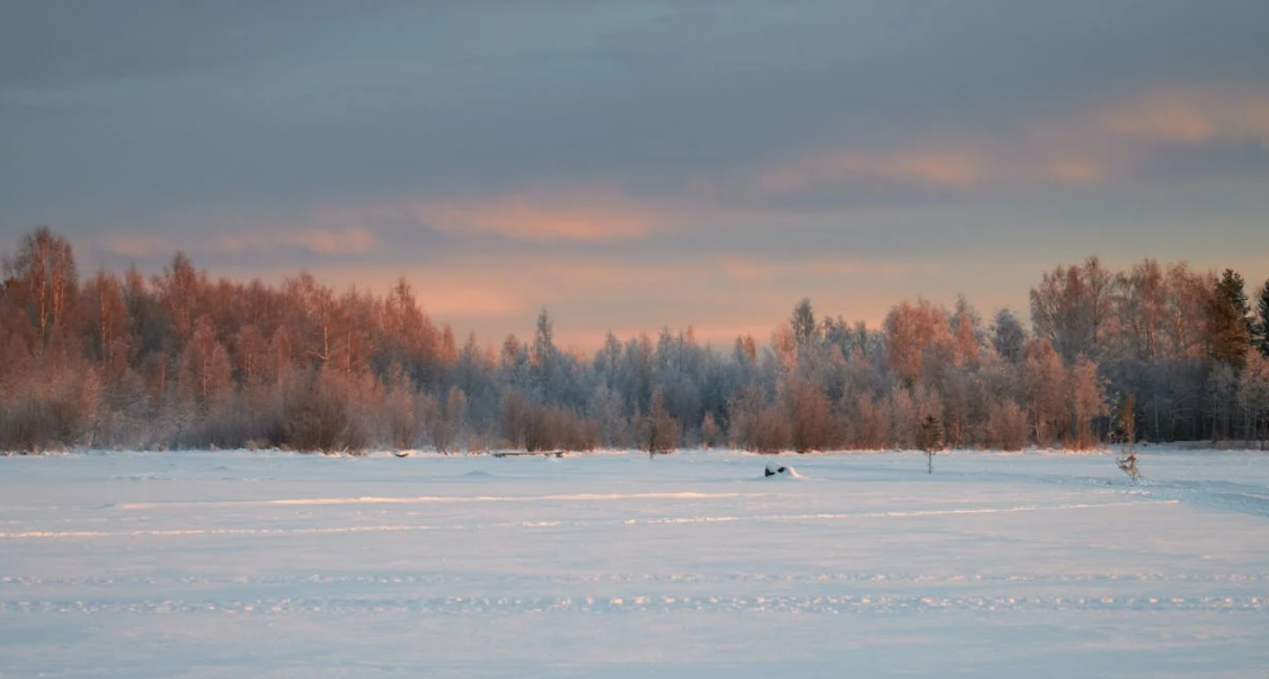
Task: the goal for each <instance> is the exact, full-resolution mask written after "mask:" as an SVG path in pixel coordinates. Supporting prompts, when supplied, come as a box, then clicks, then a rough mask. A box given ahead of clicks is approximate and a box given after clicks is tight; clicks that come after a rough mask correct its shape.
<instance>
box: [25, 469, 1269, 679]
mask: <svg viewBox="0 0 1269 679" xmlns="http://www.w3.org/2000/svg"><path fill="white" fill-rule="evenodd" d="M779 460H780V462H781V463H789V462H796V467H797V469H798V473H799V475H800V477H799V478H797V479H795V480H796V481H797V482H796V483H773V482H771V480H768V479H764V478H763V470H764V469H765V465H766V463H767V462H768V461H769V458H763V457H757V456H752V455H745V454H739V453H734V452H686V453H680V454H677V455H668V456H657V457H655V458H653V459H650V458H649V457H648V456H647V455H645V454H633V453H632V454H603V455H594V456H566V457H564V458H561V459H557V458H542V457H508V458H504V459H496V458H493V457H487V456H478V457H467V456H453V457H439V456H435V455H427V454H417V455H414V456H411V457H407V458H396V457H393V456H392V455H390V454H386V453H385V454H382V455H376V456H371V457H369V458H349V457H322V456H303V455H291V454H283V453H277V452H268V453H248V452H205V453H204V452H181V453H83V454H71V455H62V456H51V457H10V458H0V677H6V678H8V677H28V676H45V677H347V676H368V675H370V676H398V677H419V676H429V677H451V676H487V677H537V676H550V677H643V676H650V677H708V676H718V677H764V678H766V677H771V676H773V675H776V676H782V677H812V676H825V677H843V676H851V677H877V676H919V677H949V676H972V677H1010V678H1013V677H1028V679H1034V678H1038V677H1203V678H1209V677H1249V678H1250V677H1265V676H1266V672H1267V671H1269V670H1266V668H1267V667H1269V605H1267V600H1269V457H1266V456H1265V455H1264V454H1259V453H1230V452H1208V451H1186V452H1180V451H1158V450H1157V449H1154V448H1149V449H1146V450H1145V451H1143V453H1142V456H1141V468H1142V472H1143V473H1144V474H1145V475H1146V477H1147V481H1146V482H1144V483H1142V484H1139V485H1136V486H1134V485H1131V484H1129V483H1128V482H1127V480H1126V477H1124V476H1123V474H1122V473H1121V472H1119V470H1118V469H1116V468H1115V464H1114V461H1113V456H1112V455H1110V454H1102V455H1080V456H1072V455H1045V454H1035V453H1032V454H993V453H958V454H951V455H940V456H938V457H936V458H935V460H934V465H935V470H934V474H933V475H927V474H926V469H925V457H924V455H922V454H920V453H875V454H854V455H822V456H819V455H817V456H800V457H797V458H796V459H794V458H793V456H783V457H781V458H779ZM785 480H789V479H785Z"/></svg>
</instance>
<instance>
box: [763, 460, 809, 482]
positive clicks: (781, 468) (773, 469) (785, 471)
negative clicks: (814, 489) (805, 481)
mask: <svg viewBox="0 0 1269 679" xmlns="http://www.w3.org/2000/svg"><path fill="white" fill-rule="evenodd" d="M762 475H763V476H764V477H766V478H768V479H800V478H802V476H801V475H800V474H798V472H797V470H796V469H794V468H793V467H790V466H789V465H787V464H780V463H778V462H768V463H767V469H766V470H765V471H764V472H763V473H762Z"/></svg>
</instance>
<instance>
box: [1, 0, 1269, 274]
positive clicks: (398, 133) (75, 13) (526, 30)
mask: <svg viewBox="0 0 1269 679" xmlns="http://www.w3.org/2000/svg"><path fill="white" fill-rule="evenodd" d="M1267 26H1269V3H1264V2H1262V1H1260V0H1228V1H1224V2H1212V3H1201V4H1200V3H1195V2H1188V1H1183V0H1157V1H1154V2H1148V3H1146V2H1129V1H1127V0H1120V1H1115V0H1111V1H1096V2H1095V1H1093V0H1077V1H1074V2H1065V3H1044V4H1036V3H1025V4H1023V3H1017V2H1006V1H1004V0H984V1H981V2H961V1H957V2H951V1H947V2H921V3H915V2H914V3H909V2H895V1H893V0H864V1H860V2H849V3H848V2H812V1H808V2H786V3H772V2H757V1H739V0H738V1H735V2H722V1H716V2H615V1H613V2H566V1H565V2H505V3H493V2H488V3H486V2H437V3H431V2H429V3H416V2H404V1H401V2H396V1H388V0H378V1H376V2H372V3H351V2H343V1H340V0H315V1H307V0H306V1H299V0H285V1H282V2H255V1H250V0H225V1H217V2H211V1H199V0H191V1H190V2H167V1H165V0H119V1H118V2H105V1H102V2H96V3H83V2H69V1H66V2H61V1H58V0H50V1H49V2H41V3H14V4H12V5H9V6H8V7H7V9H3V10H0V157H2V158H3V160H0V230H2V231H4V232H6V233H10V232H17V231H20V230H25V229H28V228H30V227H31V226H34V225H36V224H40V223H46V222H48V223H52V224H53V225H54V226H55V227H61V228H69V229H70V230H71V231H72V232H74V231H76V230H78V231H80V232H82V233H92V232H95V231H97V230H101V229H125V228H128V229H140V230H147V229H148V230H153V231H162V232H165V233H170V234H173V235H174V236H182V235H191V234H197V233H198V232H199V230H202V229H207V228H209V226H208V220H213V221H214V216H215V215H216V214H218V213H235V212H236V213H245V214H256V213H262V214H285V213H287V212H288V211H294V212H303V211H304V210H307V209H310V208H312V207H313V206H314V205H323V204H332V203H335V204H338V203H366V202H374V201H378V200H383V201H391V200H395V199H398V198H400V197H402V196H443V195H447V194H450V193H455V192H459V193H464V194H473V193H474V194H479V193H481V192H488V193H490V194H495V195H496V194H498V193H501V192H514V191H517V190H519V189H520V188H522V187H524V186H538V185H568V184H574V183H579V182H580V183H586V182H592V181H597V180H600V181H604V180H611V181H613V182H617V183H620V184H621V185H622V186H623V187H625V188H626V190H628V191H630V192H631V193H632V194H634V195H635V196H636V197H638V198H640V199H646V200H649V201H652V202H654V203H655V202H657V201H665V200H668V199H671V198H672V197H673V196H674V195H675V194H677V193H681V192H682V191H683V187H684V186H685V185H686V184H688V183H689V182H691V181H693V180H696V179H699V178H702V177H704V178H714V177H720V176H721V177H723V178H724V179H729V180H733V181H734V180H735V179H736V178H743V177H747V176H749V175H750V174H751V173H753V172H755V171H757V170H759V169H761V168H763V167H766V166H768V165H770V164H771V163H778V162H783V161H785V160H787V159H788V158H790V157H796V156H798V155H799V154H803V153H810V152H815V151H819V150H823V149H825V148H833V147H838V146H844V145H847V146H853V147H859V148H865V149H867V148H887V147H893V146H895V145H902V144H906V143H910V142H912V141H913V140H921V139H927V138H931V137H936V136H939V135H950V136H952V137H956V136H958V135H971V136H973V135H980V136H982V135H988V136H989V135H992V134H994V133H997V132H1001V131H1004V132H1017V129H1016V127H1017V126H1018V125H1019V122H1018V121H1025V120H1033V119H1036V118H1043V117H1047V116H1054V115H1057V116H1060V115H1062V114H1063V112H1064V111H1069V110H1071V109H1072V108H1078V106H1079V105H1080V104H1081V103H1086V102H1090V101H1094V100H1096V99H1098V98H1099V97H1104V96H1108V95H1110V94H1114V93H1116V92H1121V91H1124V90H1126V89H1130V88H1133V87H1139V86H1148V85H1151V84H1156V83H1170V82H1174V81H1180V82H1190V81H1199V82H1244V83H1245V82H1249V83H1253V84H1256V85H1259V86H1262V87H1263V86H1264V85H1265V84H1266V81H1269V76H1266V74H1265V73H1264V72H1263V64H1265V63H1269V41H1266V40H1264V31H1265V28H1266V27H1267ZM1187 153H1188V154H1189V155H1187V156H1186V157H1185V158H1180V159H1178V162H1177V164H1175V165H1169V167H1171V168H1173V169H1172V172H1174V173H1175V174H1177V175H1186V174H1187V173H1209V172H1213V171H1217V170H1218V169H1219V168H1221V167H1227V166H1228V164H1229V162H1234V163H1241V164H1242V165H1240V167H1242V166H1246V167H1251V168H1253V169H1254V170H1255V171H1256V172H1262V171H1263V168H1262V166H1261V164H1260V163H1259V160H1258V159H1257V157H1256V156H1255V152H1254V150H1251V151H1247V150H1244V151H1239V152H1231V151H1229V150H1228V149H1226V150H1221V149H1218V150H1217V151H1216V152H1215V153H1209V152H1208V151H1206V150H1192V151H1188V152H1187ZM1231 153H1232V155H1231ZM1180 161H1184V162H1180ZM1204 163H1207V165H1204ZM1164 179H1166V180H1167V181H1169V182H1179V181H1183V179H1184V177H1183V176H1169V177H1165V178H1164ZM1023 193H1025V192H1023ZM1088 195H1089V194H1087V193H1082V194H1081V193H1079V192H1072V191H1070V190H1066V189H1061V190H1057V191H1056V192H1055V194H1054V197H1053V198H1051V200H1052V201H1053V202H1054V203H1055V204H1056V205H1055V206H1053V207H1048V208H1045V209H1046V210H1050V211H1051V213H1052V215H1053V220H1058V219H1059V218H1060V217H1061V215H1062V214H1063V210H1064V209H1066V208H1064V207H1063V206H1069V205H1071V203H1068V202H1067V201H1068V200H1069V201H1072V202H1074V201H1077V200H1085V199H1086V198H1087V197H1088ZM715 198H716V199H717V200H721V201H728V202H730V204H731V205H732V206H733V207H734V208H735V209H749V210H753V211H754V212H756V213H758V214H763V213H767V214H772V215H774V216H773V217H772V218H771V221H770V223H769V224H762V223H759V224H741V225H737V226H719V225H718V224H715V223H713V222H712V221H711V219H713V220H714V221H718V220H719V219H722V218H709V217H702V218H701V221H700V223H693V222H691V221H690V220H686V221H685V222H684V223H683V224H681V225H680V228H678V229H677V230H675V231H672V232H668V233H664V234H661V235H654V236H653V237H651V238H649V239H647V240H646V241H643V242H641V243H635V244H623V245H622V246H621V247H622V248H623V249H626V250H629V249H632V248H642V249H643V251H644V252H645V253H646V254H648V255H649V256H661V257H674V256H676V254H675V253H679V252H689V253H696V252H707V251H709V250H710V248H717V247H719V244H718V242H717V241H716V240H715V239H716V238H718V237H719V235H720V234H725V237H726V238H728V239H730V246H731V247H735V248H737V249H745V250H749V251H753V252H761V253H769V252H772V251H773V250H777V251H778V250H780V249H782V248H783V249H787V250H788V251H789V252H790V254H793V253H794V252H804V251H806V252H810V251H814V250H817V249H825V248H833V249H836V250H841V251H848V252H849V251H859V252H861V253H864V254H893V253H899V252H909V253H910V252H922V253H924V252H933V253H937V252H939V251H946V249H948V248H956V247H961V245H960V244H962V243H965V242H970V243H974V244H975V245H976V246H980V247H988V248H995V249H997V250H1004V249H1007V248H1011V247H1025V246H1026V245H1027V244H1028V243H1031V242H1034V238H1033V234H1031V233H1030V232H1028V231H1026V230H1025V228H1024V227H1019V226H1017V222H1018V221H1020V220H1019V219H1014V218H1012V217H1010V218H1006V217H1000V216H995V217H993V215H999V214H1000V213H1001V212H1002V211H1004V212H1017V213H1026V211H1027V210H1030V209H1032V208H1034V205H1033V204H1031V203H1030V202H1028V200H1027V198H1026V196H1025V195H1021V196H1016V197H1014V198H1007V197H1002V196H1000V195H996V194H992V193H990V192H989V193H987V194H982V193H975V194H971V195H960V194H957V193H956V192H946V191H931V190H929V189H919V188H917V189H914V188H911V187H863V188H860V187H843V188H835V187H832V188H829V189H826V190H824V191H822V192H821V193H820V194H818V195H810V196H804V197H800V198H798V199H796V200H794V199H788V198H776V197H770V196H759V195H749V194H747V193H746V192H744V191H733V192H731V193H725V194H723V195H721V196H717V197H715ZM707 200H708V198H707ZM1122 200H1129V198H1128V197H1121V198H1120V199H1119V200H1118V201H1117V200H1116V199H1115V198H1113V197H1112V198H1103V199H1099V200H1097V201H1094V202H1095V203H1098V204H1105V207H1104V209H1105V210H1106V211H1107V212H1105V213H1102V214H1108V215H1109V214H1112V213H1113V212H1114V210H1115V209H1114V208H1113V207H1111V206H1113V205H1120V204H1121V202H1120V201H1122ZM1010 201H1012V203H1011V202H1010ZM868 207H875V208H877V209H882V208H886V207H892V208H894V207H906V208H908V209H909V210H910V213H911V214H915V215H921V217H920V219H919V220H917V219H916V218H915V217H914V218H913V221H911V222H910V223H901V224H898V225H896V224H893V223H890V222H883V223H880V224H877V225H871V224H870V223H869V222H863V223H862V224H859V225H855V226H853V227H843V226H842V225H839V224H838V223H836V217H835V216H834V215H836V214H838V213H841V212H843V211H849V210H851V209H859V208H868ZM962 213H964V214H965V215H966V216H964V217H957V215H959V214H962ZM1040 214H1042V215H1047V214H1049V213H1047V212H1041V213H1040ZM1067 214H1070V213H1069V212H1068V213H1067ZM188 215H196V216H202V217H203V218H201V219H185V218H184V217H186V216H188ZM209 215H210V217H209ZM1033 218H1034V217H1033ZM1089 218H1090V219H1096V216H1092V217H1089ZM958 219H959V220H960V221H959V222H957V220H958ZM816 220H820V221H819V222H818V223H817V222H816ZM1108 220H1109V218H1108ZM1109 221H1113V220H1109ZM948 222H956V223H953V224H951V225H950V226H945V225H944V223H948ZM784 223H798V224H802V226H801V227H800V228H799V229H786V228H783V227H782V226H781V225H782V224H784ZM212 228H214V227H212ZM1019 229H1022V230H1019ZM957 230H961V232H963V234H968V235H969V237H968V238H966V237H964V236H963V235H962V236H960V237H954V236H953V234H954V233H957ZM376 234H377V235H378V236H379V237H380V238H381V239H382V240H383V242H385V243H389V244H390V245H391V247H387V248H385V250H386V251H387V252H385V253H381V254H380V255H379V256H382V257H386V258H388V261H389V262H392V261H393V260H392V258H393V257H398V258H400V259H401V260H402V261H406V260H411V259H414V260H417V259H423V260H426V259H428V258H435V257H442V256H460V255H461V253H463V252H472V251H479V252H498V251H502V250H507V251H526V250H534V249H546V248H551V249H553V250H556V251H562V252H572V253H576V254H579V255H585V254H594V253H599V252H609V251H611V250H610V249H609V246H607V245H604V244H566V243H563V244H562V243H551V244H536V245H525V244H523V243H517V242H514V241H507V240H506V239H499V238H494V237H480V238H472V239H457V238H454V237H452V236H449V237H442V236H439V235H438V234H434V233H430V232H428V230H427V229H426V225H418V224H410V225H401V224H397V225H393V224H380V225H377V227H376ZM789 234H793V235H789ZM175 239H176V240H178V241H179V240H180V238H179V237H178V238H175ZM240 256H242V257H248V255H245V254H244V255H240ZM261 256H263V255H261ZM271 256H277V257H278V258H279V260H278V261H279V265H286V264H288V263H290V262H295V263H302V262H307V261H320V260H313V258H312V257H311V255H309V254H305V253H302V252H290V253H286V254H285V256H283V255H271ZM271 261H273V260H271Z"/></svg>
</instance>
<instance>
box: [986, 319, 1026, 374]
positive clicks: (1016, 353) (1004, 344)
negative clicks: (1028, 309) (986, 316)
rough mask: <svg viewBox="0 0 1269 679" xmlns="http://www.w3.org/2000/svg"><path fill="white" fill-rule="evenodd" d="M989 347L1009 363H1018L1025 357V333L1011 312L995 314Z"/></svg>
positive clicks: (1020, 323)
mask: <svg viewBox="0 0 1269 679" xmlns="http://www.w3.org/2000/svg"><path fill="white" fill-rule="evenodd" d="M991 346H992V348H994V349H995V350H996V353H998V354H1000V356H1001V357H1002V358H1004V359H1005V360H1006V361H1009V362H1010V363H1018V362H1020V361H1021V360H1022V359H1023V358H1025V357H1026V347H1027V331H1026V329H1024V328H1023V327H1022V322H1021V321H1019V320H1018V317H1017V316H1014V314H1013V312H1012V311H1010V310H1008V309H1000V310H999V311H997V312H996V317H995V320H994V321H993V323H992V326H991Z"/></svg>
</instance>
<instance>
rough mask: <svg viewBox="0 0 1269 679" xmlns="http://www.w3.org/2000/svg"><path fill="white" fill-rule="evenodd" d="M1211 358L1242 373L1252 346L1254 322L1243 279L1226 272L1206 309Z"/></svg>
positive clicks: (1227, 270) (1236, 274)
mask: <svg viewBox="0 0 1269 679" xmlns="http://www.w3.org/2000/svg"><path fill="white" fill-rule="evenodd" d="M1207 334H1208V343H1209V344H1208V356H1209V357H1210V358H1211V359H1212V360H1214V361H1217V362H1219V363H1223V364H1225V365H1229V366H1232V367H1234V368H1238V369H1241V368H1242V366H1243V363H1244V362H1245V360H1246V356H1247V348H1248V347H1249V346H1250V345H1251V321H1250V318H1249V310H1248V308H1247V293H1246V292H1244V291H1243V277H1242V276H1240V275H1238V273H1237V272H1235V271H1234V270H1233V269H1225V272H1224V273H1223V274H1221V277H1220V280H1218V281H1217V282H1216V289H1215V290H1214V291H1213V294H1212V297H1211V299H1210V300H1209V301H1208V305H1207Z"/></svg>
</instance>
